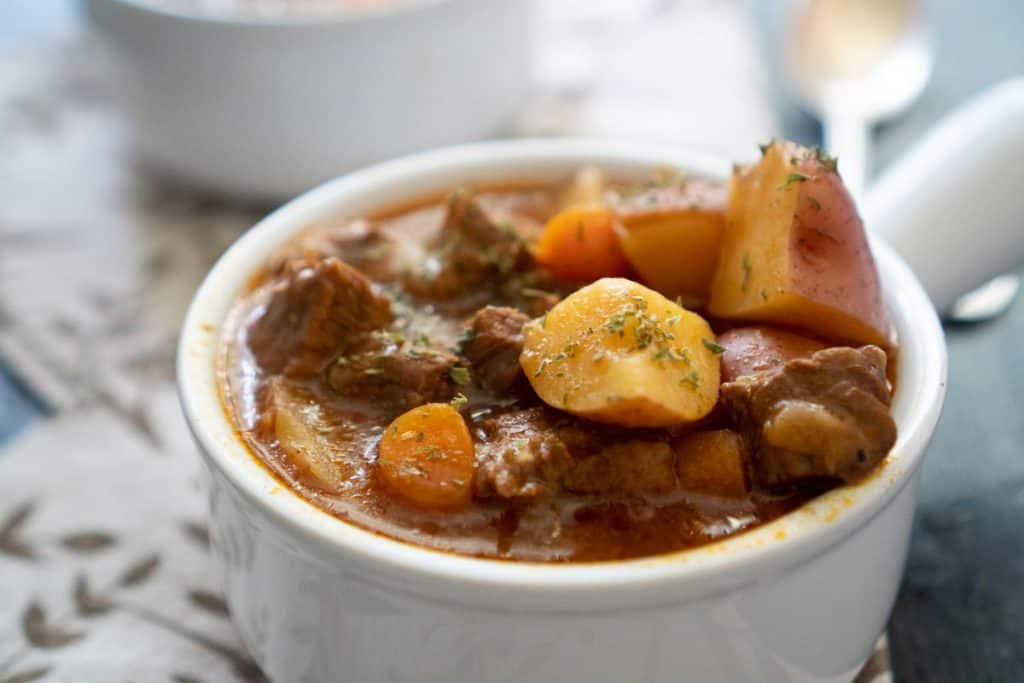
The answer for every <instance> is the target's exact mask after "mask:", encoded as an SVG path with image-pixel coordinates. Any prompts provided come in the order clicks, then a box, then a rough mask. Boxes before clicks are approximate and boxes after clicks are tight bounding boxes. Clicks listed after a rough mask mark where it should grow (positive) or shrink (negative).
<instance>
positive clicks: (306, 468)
mask: <svg viewBox="0 0 1024 683" xmlns="http://www.w3.org/2000/svg"><path fill="white" fill-rule="evenodd" d="M271 396H272V400H273V403H274V433H275V434H276V436H277V440H278V442H279V443H280V444H281V450H283V451H284V452H285V454H286V455H287V456H288V459H289V460H290V461H291V463H292V464H293V465H295V466H296V468H298V470H299V472H300V476H301V477H302V478H303V479H304V480H305V483H307V484H310V485H312V486H315V487H317V488H319V489H322V490H323V491H326V492H328V493H339V492H341V490H342V489H344V488H345V482H346V480H347V478H348V476H349V475H350V474H351V473H350V472H348V471H346V468H345V467H344V465H343V464H342V463H343V461H342V460H341V458H340V455H339V453H338V447H337V445H336V444H335V442H334V440H333V439H332V438H331V434H330V432H331V428H330V425H327V424H325V423H324V422H323V420H322V418H321V416H320V407H319V405H318V404H317V403H316V401H315V400H313V399H312V398H309V397H306V396H302V395H301V394H299V393H298V392H296V391H294V390H293V389H292V388H290V387H288V386H287V385H286V384H285V383H284V382H283V381H280V380H275V381H274V382H273V383H272V384H271Z"/></svg>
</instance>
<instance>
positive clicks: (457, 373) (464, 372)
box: [448, 367, 472, 385]
mask: <svg viewBox="0 0 1024 683" xmlns="http://www.w3.org/2000/svg"><path fill="white" fill-rule="evenodd" d="M448 375H449V376H450V377H451V378H452V380H453V381H454V382H455V383H456V384H459V385H465V384H469V383H470V381H471V379H472V378H471V377H470V374H469V368H459V367H456V368H452V369H451V370H449V371H448Z"/></svg>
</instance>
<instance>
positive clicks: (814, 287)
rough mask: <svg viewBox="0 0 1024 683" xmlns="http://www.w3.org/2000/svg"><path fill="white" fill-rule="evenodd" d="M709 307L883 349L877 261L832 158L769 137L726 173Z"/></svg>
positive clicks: (884, 321) (886, 338)
mask: <svg viewBox="0 0 1024 683" xmlns="http://www.w3.org/2000/svg"><path fill="white" fill-rule="evenodd" d="M708 311H709V312H710V313H712V314H713V315H716V316H719V317H722V318H731V319H738V320H752V321H753V320H756V321H762V322H774V323H780V324H784V325H794V326H796V327H800V328H803V329H805V330H809V331H811V332H813V333H815V334H816V335H818V336H821V337H823V338H825V339H832V340H836V341H841V342H845V343H853V344H876V345H878V346H882V347H889V346H891V339H890V334H891V332H890V325H889V320H888V317H887V315H886V311H885V307H884V305H883V302H882V293H881V286H880V285H879V280H878V272H877V270H876V269H875V262H874V259H873V258H872V256H871V250H870V248H869V247H868V242H867V238H866V237H865V235H864V227H863V225H862V224H861V221H860V217H859V216H858V215H857V208H856V207H855V206H854V204H853V199H852V198H851V197H850V195H849V193H848V192H847V191H846V188H845V187H844V186H843V182H842V180H840V178H839V175H838V174H837V173H836V169H835V162H834V160H831V159H829V158H828V157H826V156H824V155H823V154H822V153H821V152H820V151H817V150H809V149H806V148H804V147H800V146H799V145H796V144H793V143H778V142H776V143H773V144H772V145H770V146H769V147H767V148H766V150H765V153H764V156H763V157H762V158H761V160H760V161H759V162H757V163H756V164H754V165H753V166H752V167H750V168H748V169H745V170H743V171H741V172H738V173H734V174H733V178H732V185H731V187H730V194H729V208H728V211H727V216H726V223H725V229H724V231H723V234H722V251H721V256H720V258H719V261H718V268H717V269H716V271H715V277H714V280H713V282H712V285H711V298H710V301H709V304H708Z"/></svg>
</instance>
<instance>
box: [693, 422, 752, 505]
mask: <svg viewBox="0 0 1024 683" xmlns="http://www.w3.org/2000/svg"><path fill="white" fill-rule="evenodd" d="M674 446H675V451H676V471H677V472H678V473H679V481H680V482H681V483H682V485H683V486H684V487H685V488H688V489H691V490H693V491H700V492H701V493H707V494H710V495H713V496H723V497H726V498H742V497H743V496H745V495H747V491H749V490H750V486H749V484H748V481H747V465H746V462H747V458H746V448H745V446H744V444H743V438H742V437H741V436H740V435H739V434H738V433H736V432H734V431H733V430H731V429H718V430H715V431H713V432H694V433H693V434H687V435H686V436H683V437H680V438H679V440H677V441H676V443H675V444H674Z"/></svg>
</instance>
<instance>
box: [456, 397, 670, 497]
mask: <svg viewBox="0 0 1024 683" xmlns="http://www.w3.org/2000/svg"><path fill="white" fill-rule="evenodd" d="M634 432H635V430H634ZM476 434H477V440H478V443H477V446H476V457H477V463H476V472H475V474H474V482H473V484H474V491H475V494H476V496H477V497H479V498H487V497H492V496H500V497H502V498H531V497H538V496H542V495H551V494H554V493H557V492H558V491H560V490H562V489H564V490H567V491H571V492H574V493H583V494H590V493H623V494H629V493H641V492H665V491H669V490H671V489H672V488H674V487H675V485H676V475H675V453H674V452H673V451H672V449H671V447H670V446H669V445H668V444H665V443H661V442H657V441H648V440H643V439H635V438H630V437H631V436H643V434H635V433H627V432H625V431H623V430H617V429H614V428H608V427H606V426H603V425H596V424H593V423H588V422H584V421H583V420H580V419H578V418H574V417H571V416H568V415H564V414H561V413H557V412H556V411H553V410H551V409H548V408H529V409H526V410H514V411H509V412H506V413H501V414H499V415H495V416H492V417H487V418H484V419H482V420H480V421H479V422H478V424H477V429H476Z"/></svg>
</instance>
